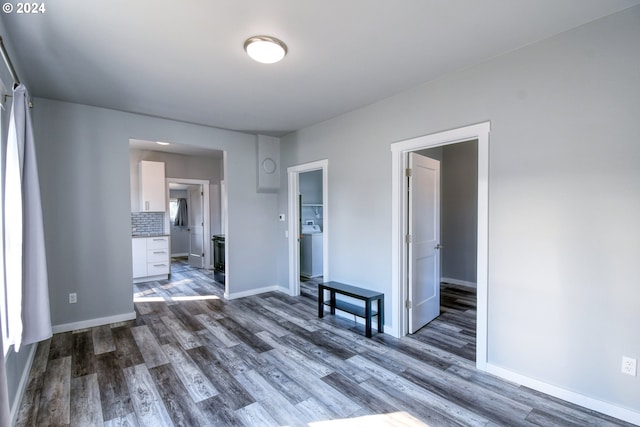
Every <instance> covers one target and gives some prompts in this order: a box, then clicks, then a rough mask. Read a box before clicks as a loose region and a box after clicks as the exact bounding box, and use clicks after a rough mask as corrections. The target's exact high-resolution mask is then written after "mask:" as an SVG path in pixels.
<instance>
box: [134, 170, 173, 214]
mask: <svg viewBox="0 0 640 427" xmlns="http://www.w3.org/2000/svg"><path fill="white" fill-rule="evenodd" d="M166 195H167V191H166V188H165V175H164V163H163V162H150V161H148V160H142V161H141V162H140V212H164V211H166V210H167V201H166Z"/></svg>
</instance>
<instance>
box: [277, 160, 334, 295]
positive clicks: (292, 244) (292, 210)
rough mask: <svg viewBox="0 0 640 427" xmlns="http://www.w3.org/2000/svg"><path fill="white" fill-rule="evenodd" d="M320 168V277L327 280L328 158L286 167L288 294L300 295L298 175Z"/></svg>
mask: <svg viewBox="0 0 640 427" xmlns="http://www.w3.org/2000/svg"><path fill="white" fill-rule="evenodd" d="M316 170H322V218H323V219H322V223H323V226H322V277H323V280H324V281H328V280H329V160H328V159H323V160H317V161H314V162H310V163H304V164H300V165H296V166H289V167H288V168H287V181H288V197H287V210H288V215H289V223H288V225H287V235H288V240H289V242H288V246H289V295H291V296H297V295H300V244H299V242H298V239H297V238H296V235H297V234H299V230H298V224H299V223H300V214H299V211H298V194H299V193H300V181H299V179H298V176H299V175H300V174H301V173H304V172H312V171H316Z"/></svg>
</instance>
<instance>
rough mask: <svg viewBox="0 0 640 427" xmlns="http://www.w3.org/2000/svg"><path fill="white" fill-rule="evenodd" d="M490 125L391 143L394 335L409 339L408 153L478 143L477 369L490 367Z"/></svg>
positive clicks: (475, 125) (472, 126)
mask: <svg viewBox="0 0 640 427" xmlns="http://www.w3.org/2000/svg"><path fill="white" fill-rule="evenodd" d="M490 130H491V123H490V122H488V121H487V122H483V123H478V124H474V125H470V126H465V127H461V128H458V129H452V130H447V131H444V132H438V133H434V134H429V135H424V136H420V137H416V138H411V139H407V140H403V141H398V142H394V143H392V144H391V159H392V166H391V174H392V178H391V180H392V187H391V252H392V253H391V257H392V262H391V277H392V283H393V286H392V292H391V319H392V321H393V327H392V334H393V335H394V336H396V337H401V336H405V335H406V334H407V331H408V314H407V309H406V307H405V303H404V302H405V301H406V299H407V296H408V295H407V292H408V287H407V285H408V283H407V280H408V277H407V272H406V268H404V267H405V266H406V265H407V262H408V250H407V245H406V244H405V242H404V234H405V230H406V229H407V214H408V210H407V209H408V206H407V197H408V196H407V180H406V179H405V169H406V168H407V167H408V153H409V152H411V151H417V150H422V149H425V148H433V147H439V146H444V145H449V144H455V143H458V142H464V141H469V140H477V141H478V230H477V232H478V254H477V266H476V269H477V324H476V368H478V369H480V370H486V366H487V321H488V316H487V305H488V298H487V297H488V292H487V286H488V259H489V258H488V238H489V185H488V183H489V133H490Z"/></svg>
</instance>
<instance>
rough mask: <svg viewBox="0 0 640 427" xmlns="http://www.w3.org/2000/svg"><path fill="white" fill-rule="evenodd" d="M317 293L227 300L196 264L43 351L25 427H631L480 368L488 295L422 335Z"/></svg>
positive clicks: (455, 309)
mask: <svg viewBox="0 0 640 427" xmlns="http://www.w3.org/2000/svg"><path fill="white" fill-rule="evenodd" d="M316 292H317V288H316V285H315V284H314V283H313V282H312V281H311V282H306V283H303V286H302V294H301V296H299V297H289V296H287V295H284V294H280V293H267V294H263V295H258V296H253V297H248V298H243V299H239V300H233V301H225V300H224V299H223V298H222V294H223V288H222V286H221V285H220V284H217V283H216V282H215V281H214V280H213V275H212V274H211V272H208V271H204V270H197V269H191V268H189V267H188V266H186V265H181V266H179V268H174V269H173V274H172V276H171V278H170V280H165V281H159V282H148V283H140V284H137V285H135V286H134V293H135V297H136V303H135V306H136V311H137V314H138V318H137V319H136V320H134V321H130V322H122V323H119V324H113V325H107V326H100V327H96V328H91V329H86V330H80V331H74V332H68V333H62V334H56V335H54V336H53V338H52V339H50V340H48V341H45V342H43V343H41V344H40V345H39V346H38V349H37V351H36V356H35V360H34V364H33V367H32V371H31V373H30V376H29V380H28V384H27V387H26V391H25V395H24V398H23V400H22V404H21V407H20V410H19V414H18V421H17V425H18V426H83V427H84V426H108V427H115V426H153V427H157V426H251V427H253V426H284V425H287V426H314V427H325V426H347V425H349V426H370V425H380V426H432V427H433V426H533V425H539V426H551V425H553V426H589V425H592V426H626V425H629V424H626V423H624V422H622V421H619V420H616V419H613V418H611V417H608V416H606V415H603V414H599V413H596V412H594V411H591V410H588V409H584V408H581V407H578V406H576V405H572V404H570V403H567V402H564V401H562V400H559V399H556V398H553V397H549V396H546V395H544V394H542V393H539V392H536V391H533V390H531V389H528V388H526V387H521V386H518V385H515V384H513V383H509V382H505V381H502V380H500V379H498V378H496V377H493V376H491V375H488V374H485V373H482V372H479V371H477V370H476V369H475V368H474V358H475V317H476V313H475V293H474V290H473V289H470V288H466V287H461V286H455V285H448V284H443V286H442V314H441V316H440V317H439V318H438V319H436V320H435V321H434V322H432V323H431V324H430V325H428V326H427V327H425V328H423V329H422V330H420V331H419V332H418V333H417V334H414V335H413V336H410V337H406V338H402V339H395V338H393V337H391V336H389V335H386V334H374V336H373V338H372V339H367V338H365V337H364V336H363V330H364V328H363V326H362V325H359V324H356V323H355V322H354V321H351V320H345V319H340V318H336V317H334V316H325V318H323V319H318V318H317V313H316V305H315V302H316V295H317V293H316Z"/></svg>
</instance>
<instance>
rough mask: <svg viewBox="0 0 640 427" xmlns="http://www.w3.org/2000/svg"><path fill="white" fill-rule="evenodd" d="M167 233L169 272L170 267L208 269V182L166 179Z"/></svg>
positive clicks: (209, 266)
mask: <svg viewBox="0 0 640 427" xmlns="http://www.w3.org/2000/svg"><path fill="white" fill-rule="evenodd" d="M166 181H167V191H168V194H167V200H169V213H170V215H168V217H167V220H168V222H169V224H168V229H169V230H170V232H171V259H172V270H173V267H174V264H176V265H183V264H184V263H185V260H186V264H187V265H189V266H190V267H194V268H206V269H211V268H212V261H211V259H212V256H213V255H212V254H211V249H210V246H211V245H209V244H207V243H208V239H207V237H208V236H210V234H211V233H210V224H211V221H210V216H211V212H210V202H209V199H210V194H209V181H208V180H201V179H186V178H166Z"/></svg>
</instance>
